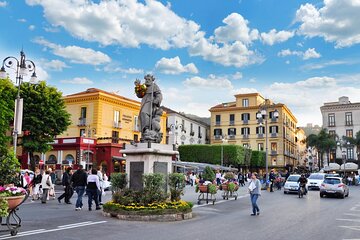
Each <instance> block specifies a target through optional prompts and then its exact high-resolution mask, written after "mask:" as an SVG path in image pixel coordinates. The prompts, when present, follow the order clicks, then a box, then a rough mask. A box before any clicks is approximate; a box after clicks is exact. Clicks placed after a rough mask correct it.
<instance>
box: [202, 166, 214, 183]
mask: <svg viewBox="0 0 360 240" xmlns="http://www.w3.org/2000/svg"><path fill="white" fill-rule="evenodd" d="M202 177H203V179H204V180H205V181H210V182H212V181H213V180H214V179H215V173H214V171H213V170H212V169H211V167H209V166H206V167H205V169H204V174H203V175H202Z"/></svg>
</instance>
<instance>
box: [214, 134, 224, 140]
mask: <svg viewBox="0 0 360 240" xmlns="http://www.w3.org/2000/svg"><path fill="white" fill-rule="evenodd" d="M214 139H215V140H221V139H222V136H221V135H215V136H214Z"/></svg>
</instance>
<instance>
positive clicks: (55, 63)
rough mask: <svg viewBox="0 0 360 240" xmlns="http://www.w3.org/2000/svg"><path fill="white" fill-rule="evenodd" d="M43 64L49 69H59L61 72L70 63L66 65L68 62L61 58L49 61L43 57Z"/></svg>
mask: <svg viewBox="0 0 360 240" xmlns="http://www.w3.org/2000/svg"><path fill="white" fill-rule="evenodd" d="M40 61H41V65H42V66H43V67H44V68H46V69H48V70H52V71H58V72H61V71H62V70H63V69H64V68H69V66H68V65H66V63H64V62H62V61H60V60H51V61H48V60H46V59H41V60H40Z"/></svg>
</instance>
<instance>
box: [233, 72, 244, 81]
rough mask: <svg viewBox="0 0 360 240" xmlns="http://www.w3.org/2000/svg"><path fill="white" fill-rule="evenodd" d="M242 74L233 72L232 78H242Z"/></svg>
mask: <svg viewBox="0 0 360 240" xmlns="http://www.w3.org/2000/svg"><path fill="white" fill-rule="evenodd" d="M242 77H243V74H242V73H241V72H236V73H235V74H233V75H232V79H234V80H239V79H242Z"/></svg>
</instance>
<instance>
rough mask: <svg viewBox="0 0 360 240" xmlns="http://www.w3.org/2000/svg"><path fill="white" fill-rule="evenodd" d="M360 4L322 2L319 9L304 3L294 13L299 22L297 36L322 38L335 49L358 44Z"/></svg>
mask: <svg viewBox="0 0 360 240" xmlns="http://www.w3.org/2000/svg"><path fill="white" fill-rule="evenodd" d="M359 12H360V3H359V1H358V0H342V1H334V0H324V5H323V6H322V7H321V8H319V9H318V8H316V6H314V5H312V4H309V3H306V4H305V5H301V6H300V8H299V9H298V10H297V11H296V19H295V20H296V21H297V22H300V24H301V25H300V27H299V30H298V33H299V34H302V35H305V36H307V37H323V38H324V39H325V41H327V42H334V43H335V46H336V47H339V48H341V47H349V46H352V45H354V44H358V43H360V29H359V27H358V26H359V25H360V18H359Z"/></svg>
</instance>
